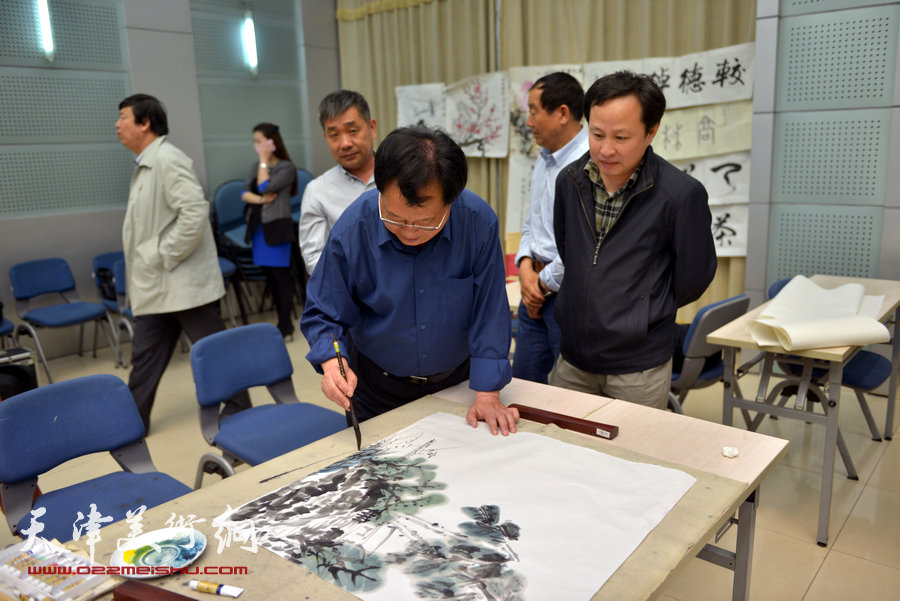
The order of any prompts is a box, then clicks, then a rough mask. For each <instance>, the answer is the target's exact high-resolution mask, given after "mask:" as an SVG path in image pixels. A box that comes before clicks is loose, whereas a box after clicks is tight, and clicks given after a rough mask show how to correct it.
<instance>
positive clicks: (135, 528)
mask: <svg viewBox="0 0 900 601" xmlns="http://www.w3.org/2000/svg"><path fill="white" fill-rule="evenodd" d="M145 511H147V506H146V505H141V506H140V507H138V508H137V509H129V510H128V511H126V512H125V521H126V522H128V529H129V531H128V536H126V537H125V538H120V539H118V540H117V541H116V547H117V548H118V547H120V546H122V543H123V542H127V541H130V540H132V539H134V538H137V537H138V536H140V535H141V534H142V533H143V532H144V526H143V519H144V518H143V515H142V514H143V513H144V512H145ZM151 544H152V543H151Z"/></svg>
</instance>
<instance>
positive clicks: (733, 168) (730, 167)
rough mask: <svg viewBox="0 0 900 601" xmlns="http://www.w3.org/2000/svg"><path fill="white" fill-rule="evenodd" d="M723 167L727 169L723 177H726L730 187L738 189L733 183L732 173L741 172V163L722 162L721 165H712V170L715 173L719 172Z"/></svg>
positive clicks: (733, 189)
mask: <svg viewBox="0 0 900 601" xmlns="http://www.w3.org/2000/svg"><path fill="white" fill-rule="evenodd" d="M722 169H724V170H725V172H724V173H722V177H723V178H724V179H725V183H726V184H728V187H729V188H731V190H732V192H733V191H735V190H737V187H736V186H735V185H734V184H732V183H731V178H730V176H731V174H732V173H737V172H739V171H740V170H741V169H742V167H741V164H740V163H722V164H721V165H716V166H715V167H711V168H710V171H712V172H713V173H718V172H719V171H721V170H722Z"/></svg>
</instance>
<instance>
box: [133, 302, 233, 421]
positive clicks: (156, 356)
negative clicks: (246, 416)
mask: <svg viewBox="0 0 900 601" xmlns="http://www.w3.org/2000/svg"><path fill="white" fill-rule="evenodd" d="M224 329H225V323H224V322H223V321H222V317H221V316H220V315H219V310H218V303H210V304H208V305H203V306H201V307H195V308H193V309H187V310H185V311H176V312H174V313H158V314H155V315H140V316H137V317H135V318H134V342H133V343H132V347H131V362H132V365H133V366H132V369H131V376H130V377H129V378H128V388H129V389H131V394H132V396H133V397H134V402H135V404H136V405H137V408H138V412H139V413H140V414H141V419H142V420H144V428H145V429H149V427H150V410H151V409H152V408H153V400H154V399H155V398H156V389H157V387H159V380H160V378H162V375H163V372H164V371H165V370H166V366H167V365H168V364H169V359H171V358H172V353H173V352H174V350H175V345H176V344H178V337H179V336H180V335H181V331H182V330H184V332H185V333H186V334H187V336H188V338H189V339H190V340H191V342H196V341H198V340H200V339H201V338H203V337H205V336H209V335H210V334H214V333H216V332H221V331H222V330H224ZM249 407H250V395H248V394H247V393H246V392H242V393H239V394H237V395H235V396H234V397H232V398H231V399H229V400H228V402H226V403H225V407H224V408H223V409H222V415H223V416H225V415H231V414H232V413H237V412H238V411H241V410H242V409H248V408H249Z"/></svg>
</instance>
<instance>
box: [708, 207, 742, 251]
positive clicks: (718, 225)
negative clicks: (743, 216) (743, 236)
mask: <svg viewBox="0 0 900 601" xmlns="http://www.w3.org/2000/svg"><path fill="white" fill-rule="evenodd" d="M730 218H731V213H723V214H721V215H716V219H715V221H714V222H713V224H712V233H713V238H714V239H715V241H716V244H717V245H718V246H731V245H732V243H733V239H734V238H736V237H737V231H736V230H735V229H734V228H733V227H731V226H729V225H727V224H728V220H729V219H730Z"/></svg>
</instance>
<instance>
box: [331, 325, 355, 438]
mask: <svg viewBox="0 0 900 601" xmlns="http://www.w3.org/2000/svg"><path fill="white" fill-rule="evenodd" d="M331 340H332V341H333V342H334V355H335V356H336V357H337V360H338V367H339V368H341V377H343V378H344V381H345V382H346V381H347V372H346V371H344V359H343V358H342V357H341V347H340V345H339V344H338V341H337V338H335V337H334V334H332V335H331ZM347 400H348V401H350V423H351V424H353V433H354V434H356V450H357V451H359V450H360V449H362V434H361V433H360V431H359V420H358V419H356V411H355V410H354V409H353V400H352V399H350V397H347Z"/></svg>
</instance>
